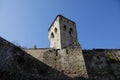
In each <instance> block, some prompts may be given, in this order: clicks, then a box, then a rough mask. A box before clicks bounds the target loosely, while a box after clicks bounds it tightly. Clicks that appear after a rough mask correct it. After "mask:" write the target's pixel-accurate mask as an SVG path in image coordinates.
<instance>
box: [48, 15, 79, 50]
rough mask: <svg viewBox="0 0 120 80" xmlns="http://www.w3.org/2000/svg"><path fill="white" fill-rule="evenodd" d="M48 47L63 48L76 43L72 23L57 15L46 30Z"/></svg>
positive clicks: (73, 23)
mask: <svg viewBox="0 0 120 80" xmlns="http://www.w3.org/2000/svg"><path fill="white" fill-rule="evenodd" d="M48 38H49V40H50V47H51V48H54V49H62V48H65V47H67V46H69V45H71V44H73V42H75V41H77V31H76V24H75V22H74V21H72V20H70V19H68V18H66V17H64V16H62V15H57V17H56V18H55V20H54V21H53V23H52V24H51V26H50V28H49V30H48Z"/></svg>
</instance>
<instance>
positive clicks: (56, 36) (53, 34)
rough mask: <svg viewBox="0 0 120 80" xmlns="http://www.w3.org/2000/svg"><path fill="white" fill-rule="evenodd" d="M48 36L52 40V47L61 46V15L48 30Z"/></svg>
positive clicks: (57, 47)
mask: <svg viewBox="0 0 120 80" xmlns="http://www.w3.org/2000/svg"><path fill="white" fill-rule="evenodd" d="M48 38H49V40H50V48H55V49H59V48H61V44H60V24H59V17H57V18H56V19H55V21H54V22H53V23H52V25H51V27H50V29H49V30H48Z"/></svg>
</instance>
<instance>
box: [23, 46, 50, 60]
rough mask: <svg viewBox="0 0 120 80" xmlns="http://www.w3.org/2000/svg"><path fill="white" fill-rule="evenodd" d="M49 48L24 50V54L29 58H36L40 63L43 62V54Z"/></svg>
mask: <svg viewBox="0 0 120 80" xmlns="http://www.w3.org/2000/svg"><path fill="white" fill-rule="evenodd" d="M48 50H49V48H37V49H33V48H32V49H24V51H25V52H27V53H28V54H30V55H31V56H33V57H35V58H37V59H38V60H40V61H43V55H44V52H46V51H48Z"/></svg>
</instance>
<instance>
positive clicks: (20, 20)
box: [0, 0, 120, 49]
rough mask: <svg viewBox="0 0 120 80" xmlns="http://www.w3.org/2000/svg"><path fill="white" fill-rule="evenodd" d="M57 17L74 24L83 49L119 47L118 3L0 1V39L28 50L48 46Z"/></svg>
mask: <svg viewBox="0 0 120 80" xmlns="http://www.w3.org/2000/svg"><path fill="white" fill-rule="evenodd" d="M57 14H62V15H63V16H65V17H67V18H69V19H71V20H73V21H75V22H76V24H77V32H78V40H79V42H80V44H81V46H82V48H83V49H92V48H120V0H0V36H2V37H3V38H5V39H7V40H9V41H11V42H17V43H19V44H20V45H22V46H26V47H28V48H30V47H33V45H34V44H37V47H40V48H45V47H49V40H48V28H49V26H50V24H51V23H52V21H53V20H54V18H55V17H56V15H57Z"/></svg>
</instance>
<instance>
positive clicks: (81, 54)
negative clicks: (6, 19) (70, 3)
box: [0, 15, 120, 80]
mask: <svg viewBox="0 0 120 80" xmlns="http://www.w3.org/2000/svg"><path fill="white" fill-rule="evenodd" d="M48 38H49V40H50V48H31V49H27V48H24V49H23V48H19V47H17V46H15V45H13V44H12V43H10V42H9V41H7V40H5V39H3V38H1V37H0V80H120V49H93V50H82V48H81V45H80V44H79V42H78V40H77V30H76V24H75V22H74V21H71V20H70V19H68V18H65V17H64V16H62V15H58V16H57V17H56V18H55V20H54V21H53V23H52V24H51V26H50V28H49V30H48Z"/></svg>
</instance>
